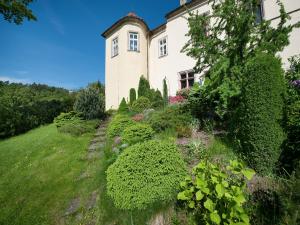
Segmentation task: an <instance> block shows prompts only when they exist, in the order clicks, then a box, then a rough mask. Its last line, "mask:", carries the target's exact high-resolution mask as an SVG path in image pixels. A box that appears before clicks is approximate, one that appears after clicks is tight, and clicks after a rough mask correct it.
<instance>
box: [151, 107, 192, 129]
mask: <svg viewBox="0 0 300 225" xmlns="http://www.w3.org/2000/svg"><path fill="white" fill-rule="evenodd" d="M191 120H192V117H191V115H190V114H189V111H188V110H186V108H184V107H183V106H181V105H172V106H168V107H166V108H165V109H163V110H161V111H155V112H153V113H152V114H150V118H149V119H148V121H147V122H148V123H149V124H150V125H151V127H152V128H153V129H154V130H155V131H156V132H161V131H165V130H167V129H174V130H175V129H176V128H177V127H181V126H188V125H189V124H190V122H191Z"/></svg>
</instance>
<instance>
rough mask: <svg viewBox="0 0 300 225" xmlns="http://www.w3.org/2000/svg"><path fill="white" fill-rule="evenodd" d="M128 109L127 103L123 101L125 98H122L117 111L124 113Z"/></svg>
mask: <svg viewBox="0 0 300 225" xmlns="http://www.w3.org/2000/svg"><path fill="white" fill-rule="evenodd" d="M128 111H129V108H128V105H127V103H126V101H125V98H122V101H121V103H120V105H119V109H118V112H119V113H126V112H128Z"/></svg>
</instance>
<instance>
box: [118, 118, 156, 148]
mask: <svg viewBox="0 0 300 225" xmlns="http://www.w3.org/2000/svg"><path fill="white" fill-rule="evenodd" d="M153 136H154V131H153V129H152V128H151V127H150V126H149V125H148V124H141V123H138V124H135V125H132V126H130V127H127V128H125V130H124V131H123V133H122V135H121V138H122V142H124V143H127V144H129V145H132V144H135V143H138V142H143V141H147V140H150V139H151V138H152V137H153Z"/></svg>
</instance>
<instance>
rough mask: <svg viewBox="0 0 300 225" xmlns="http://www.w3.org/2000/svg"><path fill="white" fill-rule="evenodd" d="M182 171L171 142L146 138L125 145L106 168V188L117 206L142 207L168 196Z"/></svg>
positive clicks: (183, 168)
mask: <svg viewBox="0 0 300 225" xmlns="http://www.w3.org/2000/svg"><path fill="white" fill-rule="evenodd" d="M185 174H186V168H185V164H184V161H183V159H182V157H181V155H180V154H179V151H178V149H177V147H176V145H175V144H173V143H167V142H160V141H154V140H151V141H146V142H143V143H138V144H135V145H133V146H131V147H129V148H127V149H125V150H124V152H122V153H121V155H120V156H119V157H118V159H117V160H116V162H115V163H114V164H112V165H111V166H110V167H109V168H108V170H107V191H108V195H109V196H111V197H112V199H113V201H114V204H115V205H116V207H118V208H120V209H126V210H134V209H145V208H147V207H148V206H151V205H152V204H154V203H157V202H162V201H168V200H171V199H172V198H173V197H174V194H175V192H176V189H177V187H178V186H179V181H180V180H182V179H183V178H184V176H185Z"/></svg>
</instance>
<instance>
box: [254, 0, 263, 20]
mask: <svg viewBox="0 0 300 225" xmlns="http://www.w3.org/2000/svg"><path fill="white" fill-rule="evenodd" d="M254 13H255V16H256V23H261V21H262V20H263V15H264V14H263V4H262V2H261V1H260V0H259V1H257V5H256V8H255V12H254Z"/></svg>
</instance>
